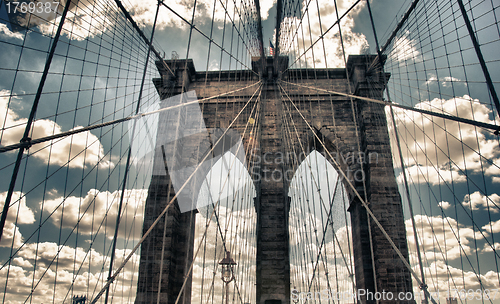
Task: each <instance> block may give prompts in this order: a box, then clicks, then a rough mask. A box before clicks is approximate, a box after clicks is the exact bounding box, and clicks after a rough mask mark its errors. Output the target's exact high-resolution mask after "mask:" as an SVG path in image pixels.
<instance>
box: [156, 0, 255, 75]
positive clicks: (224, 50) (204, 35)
mask: <svg viewBox="0 0 500 304" xmlns="http://www.w3.org/2000/svg"><path fill="white" fill-rule="evenodd" d="M162 4H163V6H165V7H166V8H168V9H169V10H170V11H171V12H172V13H174V14H175V15H176V16H177V17H179V18H180V19H181V20H182V21H184V22H185V23H186V24H187V25H189V26H190V27H191V28H192V29H194V30H195V31H197V32H198V33H200V34H201V35H202V36H203V37H205V38H206V39H208V40H209V41H210V42H212V43H213V44H214V45H215V46H217V47H218V48H219V49H221V51H223V52H224V53H226V54H227V55H228V56H229V57H231V58H233V59H234V60H236V61H237V62H239V63H240V64H241V65H242V66H244V67H245V68H247V69H248V70H250V71H252V72H253V73H254V74H255V75H258V74H257V73H256V72H255V71H254V70H253V69H251V68H249V67H248V66H247V65H246V64H244V63H243V62H241V61H240V60H239V59H238V58H236V57H234V56H233V54H231V53H229V52H228V51H227V50H226V49H225V48H223V47H222V46H220V45H219V44H218V43H217V42H215V41H214V40H213V39H212V38H210V37H209V36H207V34H205V33H203V32H202V31H201V30H200V29H199V28H198V27H196V25H194V24H192V23H191V22H189V21H188V20H186V18H184V17H182V16H181V15H179V13H177V12H176V11H175V10H173V9H172V8H171V7H170V6H168V5H167V4H166V3H165V2H162Z"/></svg>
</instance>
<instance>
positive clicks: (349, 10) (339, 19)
mask: <svg viewBox="0 0 500 304" xmlns="http://www.w3.org/2000/svg"><path fill="white" fill-rule="evenodd" d="M359 2H361V0H357V1H356V2H354V4H353V5H351V7H349V9H348V10H347V11H346V12H345V13H344V14H342V16H340V17H339V18H338V19H337V20H336V21H335V22H334V23H333V24H332V25H331V26H330V27H329V28H328V29H327V30H326V31H325V32H324V33H323V34H322V35H320V36H319V37H318V39H316V41H314V43H312V44H311V45H310V46H309V47H308V48H307V50H305V51H304V52H303V53H302V55H300V56H299V57H297V59H295V61H294V62H292V64H290V65H289V66H290V67H291V66H293V65H294V64H295V63H296V62H297V61H298V60H299V59H300V58H302V56H304V55H305V54H306V53H307V52H308V51H309V50H310V49H311V48H313V47H314V46H315V45H316V43H318V42H319V41H320V40H322V39H323V37H325V35H326V34H328V32H329V31H330V30H331V29H332V28H334V27H335V26H336V25H337V24H338V23H339V22H340V21H341V20H342V19H343V18H344V17H345V16H347V14H349V13H350V12H351V11H352V10H353V9H354V8H355V7H356V6H357V5H358V4H359ZM288 70H289V68H287V69H285V70H284V71H283V73H284V72H286V71H288Z"/></svg>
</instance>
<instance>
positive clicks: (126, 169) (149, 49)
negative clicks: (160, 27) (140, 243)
mask: <svg viewBox="0 0 500 304" xmlns="http://www.w3.org/2000/svg"><path fill="white" fill-rule="evenodd" d="M159 9H160V1H158V4H157V6H156V14H155V20H154V23H153V29H152V30H151V39H150V40H149V46H148V52H147V55H146V61H145V62H144V70H143V73H142V80H141V88H140V89H139V97H138V99H137V107H136V109H135V114H136V115H137V114H138V113H139V110H140V108H141V99H142V91H143V89H144V81H145V79H146V73H147V70H148V63H149V56H150V54H151V49H152V44H153V37H154V34H155V28H156V21H157V19H158V11H159ZM136 127H137V119H135V120H134V125H133V128H132V137H131V139H130V144H129V148H128V154H127V162H126V164H125V173H124V175H123V182H122V192H121V195H120V203H119V205H118V214H117V216H116V225H115V234H114V236H113V246H112V249H111V258H110V262H109V270H108V279H107V280H108V281H109V280H111V279H112V274H113V262H114V259H115V249H116V242H117V238H118V228H119V226H120V218H121V213H122V207H123V200H124V197H125V188H126V186H127V177H128V172H129V167H130V159H131V157H132V145H133V143H134V133H135V129H136ZM109 287H110V285H108V286H107V288H106V296H105V297H104V304H107V303H108V297H109Z"/></svg>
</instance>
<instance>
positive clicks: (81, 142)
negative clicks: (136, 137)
mask: <svg viewBox="0 0 500 304" xmlns="http://www.w3.org/2000/svg"><path fill="white" fill-rule="evenodd" d="M9 96H11V94H10V92H9V91H6V90H2V91H0V113H5V114H4V115H1V116H0V125H1V126H2V133H1V145H2V146H8V145H12V144H16V143H19V141H20V140H21V138H22V137H23V134H24V129H25V127H26V123H27V121H28V119H27V118H23V117H20V116H19V115H18V114H17V113H16V111H15V110H14V108H13V106H14V105H15V103H16V102H18V99H17V98H16V96H15V95H12V96H11V99H10V105H9ZM77 128H81V127H76V128H75V129H77ZM64 131H65V130H64ZM61 132H63V129H62V127H61V126H60V125H59V124H57V123H56V122H54V121H52V120H48V119H39V120H36V121H35V122H34V124H33V126H32V129H31V133H30V137H31V138H32V139H36V138H41V137H45V136H50V135H53V134H58V133H61ZM29 151H30V152H31V153H33V154H32V156H33V157H35V158H37V159H39V160H42V161H44V162H49V163H50V164H53V165H59V166H64V165H66V164H68V165H69V167H70V168H84V167H90V166H95V165H98V166H99V167H101V168H108V167H114V164H113V162H112V161H110V160H107V159H105V158H104V157H105V155H104V148H103V146H102V144H101V142H100V141H99V138H98V137H97V136H95V135H94V134H92V133H91V132H89V131H84V132H81V133H77V134H74V135H71V136H67V137H64V138H63V139H56V140H51V141H48V142H45V143H40V144H36V145H33V146H32V147H31V148H30V150H29Z"/></svg>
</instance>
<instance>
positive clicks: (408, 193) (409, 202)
mask: <svg viewBox="0 0 500 304" xmlns="http://www.w3.org/2000/svg"><path fill="white" fill-rule="evenodd" d="M366 4H367V6H368V13H369V15H370V21H371V25H372V30H373V36H374V38H375V44H376V46H377V54H378V61H379V64H380V67H381V73H382V79H383V81H384V86H385V90H386V93H387V98H388V99H389V100H391V98H390V95H389V89H388V88H387V86H386V84H387V79H386V76H385V71H384V66H383V63H382V52H381V51H380V47H379V43H378V38H377V32H376V30H375V23H374V22H373V15H372V10H371V6H370V1H369V0H367V1H366ZM389 109H390V110H391V120H392V126H393V129H394V135H395V137H396V143H397V146H398V153H399V161H400V162H401V170H402V172H403V179H404V184H405V190H406V197H407V198H408V208H409V210H410V217H411V223H412V226H413V236H414V238H415V245H416V250H417V257H418V265H419V267H420V276H421V277H422V284H421V286H419V287H420V289H425V290H427V285H426V284H425V275H424V268H423V264H422V255H421V254H420V246H419V243H418V235H417V227H416V225H415V216H414V213H413V206H412V204H411V200H410V189H409V187H408V179H407V178H406V170H405V164H404V161H403V154H402V152H401V144H400V142H399V135H398V129H397V127H396V121H395V118H394V111H393V109H392V106H391V105H389ZM424 299H425V303H428V297H427V293H426V292H424ZM433 302H434V301H433Z"/></svg>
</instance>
